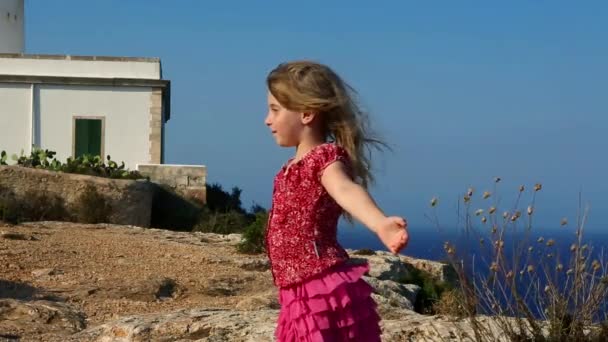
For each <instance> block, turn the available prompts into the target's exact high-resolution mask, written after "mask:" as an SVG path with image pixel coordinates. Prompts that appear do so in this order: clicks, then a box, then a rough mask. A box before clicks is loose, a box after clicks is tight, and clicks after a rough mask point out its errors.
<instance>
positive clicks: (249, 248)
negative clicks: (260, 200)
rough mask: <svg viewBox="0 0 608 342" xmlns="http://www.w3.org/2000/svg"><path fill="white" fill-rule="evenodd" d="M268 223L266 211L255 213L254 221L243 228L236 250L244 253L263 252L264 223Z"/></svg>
mask: <svg viewBox="0 0 608 342" xmlns="http://www.w3.org/2000/svg"><path fill="white" fill-rule="evenodd" d="M267 223H268V213H267V212H266V211H260V212H258V213H257V214H256V215H255V221H253V222H252V223H251V224H249V225H248V226H247V228H245V231H244V232H243V239H242V240H241V242H240V243H239V244H238V246H237V250H238V251H239V252H241V253H246V254H258V253H263V252H264V249H265V246H264V242H265V241H264V236H265V232H266V224H267Z"/></svg>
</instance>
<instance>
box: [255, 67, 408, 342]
mask: <svg viewBox="0 0 608 342" xmlns="http://www.w3.org/2000/svg"><path fill="white" fill-rule="evenodd" d="M266 82H267V86H268V107H269V111H268V115H267V117H266V120H265V123H266V125H267V126H268V127H269V128H270V130H271V131H272V135H273V136H274V138H275V140H276V142H277V144H278V145H280V146H283V147H295V148H296V154H295V156H294V157H293V158H292V159H290V160H289V161H288V162H287V163H286V164H285V165H284V166H283V167H282V168H281V169H280V170H279V172H278V174H277V175H276V177H275V179H274V190H273V195H272V207H271V210H270V215H269V219H268V227H267V231H266V250H267V252H268V257H269V259H270V263H271V269H272V274H273V278H274V282H275V284H276V285H277V286H278V287H279V302H280V304H281V311H280V314H279V320H278V325H277V329H276V332H275V335H276V338H277V340H278V341H280V342H284V341H288V342H291V341H309V342H321V341H364V342H367V341H380V327H379V321H380V317H379V316H378V314H377V312H376V303H375V302H374V300H373V299H372V298H371V293H372V288H371V286H370V285H369V284H367V283H366V282H365V281H364V280H363V279H361V277H362V276H363V274H365V273H366V272H367V271H368V270H369V266H368V265H367V264H364V265H352V264H349V263H346V261H347V260H348V258H349V257H348V254H347V253H346V251H345V250H344V249H343V248H342V247H341V246H340V244H339V243H338V242H337V234H336V233H337V223H338V218H339V216H340V215H341V214H342V213H343V210H344V211H346V213H345V214H346V215H347V216H348V218H349V219H350V218H351V217H354V218H355V219H357V220H359V221H361V222H362V223H363V224H365V225H366V226H367V227H368V228H369V229H370V230H372V231H373V232H374V233H376V234H377V236H378V237H379V238H380V240H381V241H382V242H383V243H384V244H385V245H386V247H387V248H388V249H389V250H390V251H391V252H392V253H394V254H397V253H398V252H399V251H400V250H401V249H402V248H404V247H405V245H406V244H407V242H408V240H409V235H408V232H407V229H406V227H407V224H406V221H405V220H404V219H403V218H401V217H386V216H385V215H384V214H383V213H382V211H380V209H378V207H377V206H376V204H375V203H374V201H373V200H372V198H371V197H370V196H369V194H368V193H367V191H366V188H367V185H368V184H369V183H370V181H371V180H372V175H371V174H370V171H369V170H370V161H369V159H368V158H367V157H366V154H365V151H364V150H365V149H368V150H369V148H370V147H371V146H372V145H375V146H376V147H377V146H379V145H382V143H381V142H380V141H378V140H375V139H373V138H371V137H370V136H369V133H368V131H367V126H366V121H365V116H364V114H363V113H362V111H361V110H360V109H359V108H358V107H357V105H356V103H355V102H354V98H353V94H354V91H353V90H352V88H350V87H349V86H348V85H347V84H345V83H344V82H343V81H342V80H341V79H340V77H339V76H338V75H336V73H334V72H333V71H332V70H331V69H330V68H329V67H327V66H324V65H321V64H318V63H313V62H308V61H299V62H290V63H285V64H281V65H279V66H278V67H277V68H275V69H274V70H272V71H271V72H270V74H269V75H268V77H267V80H266Z"/></svg>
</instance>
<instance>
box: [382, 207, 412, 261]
mask: <svg viewBox="0 0 608 342" xmlns="http://www.w3.org/2000/svg"><path fill="white" fill-rule="evenodd" d="M376 234H377V235H378V238H380V241H382V243H383V244H384V245H385V246H386V248H388V250H389V251H390V252H391V253H393V254H395V255H396V254H398V253H399V251H401V250H402V249H403V248H405V246H407V243H408V242H409V240H410V235H409V234H408V232H407V221H406V220H405V219H404V218H402V217H397V216H392V217H386V218H385V219H384V220H383V221H382V222H380V223H379V224H378V226H377V229H376Z"/></svg>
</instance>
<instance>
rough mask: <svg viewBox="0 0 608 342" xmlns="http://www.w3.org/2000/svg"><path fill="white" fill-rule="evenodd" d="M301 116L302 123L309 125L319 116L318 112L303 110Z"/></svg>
mask: <svg viewBox="0 0 608 342" xmlns="http://www.w3.org/2000/svg"><path fill="white" fill-rule="evenodd" d="M300 117H301V120H302V124H303V125H308V124H310V123H311V122H312V121H313V120H314V119H315V118H316V117H317V113H316V112H302V115H301V116H300Z"/></svg>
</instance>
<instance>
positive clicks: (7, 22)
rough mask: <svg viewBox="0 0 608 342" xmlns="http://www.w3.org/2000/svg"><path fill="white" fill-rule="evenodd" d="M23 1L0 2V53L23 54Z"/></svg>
mask: <svg viewBox="0 0 608 342" xmlns="http://www.w3.org/2000/svg"><path fill="white" fill-rule="evenodd" d="M24 45H25V36H24V18H23V0H0V53H23V49H24Z"/></svg>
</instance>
